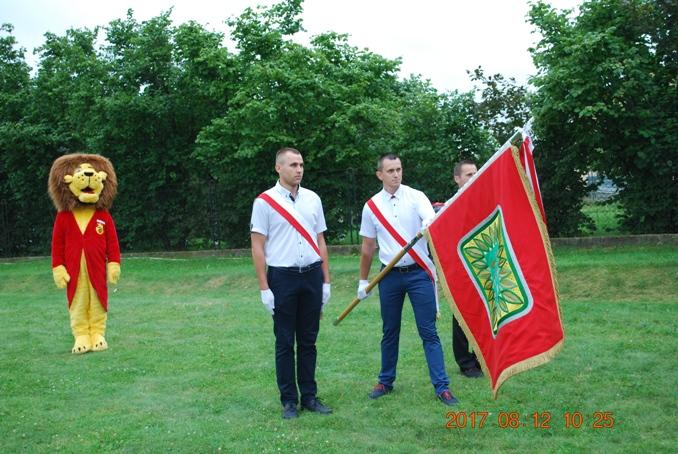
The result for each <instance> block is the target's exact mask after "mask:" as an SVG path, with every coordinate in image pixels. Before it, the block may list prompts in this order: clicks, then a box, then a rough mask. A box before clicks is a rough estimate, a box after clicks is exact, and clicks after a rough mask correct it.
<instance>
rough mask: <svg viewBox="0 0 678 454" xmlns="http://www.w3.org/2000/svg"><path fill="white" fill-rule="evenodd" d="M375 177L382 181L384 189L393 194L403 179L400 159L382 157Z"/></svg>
mask: <svg viewBox="0 0 678 454" xmlns="http://www.w3.org/2000/svg"><path fill="white" fill-rule="evenodd" d="M377 178H379V179H380V180H381V182H382V183H384V189H386V190H387V191H388V192H390V193H391V194H393V193H394V192H396V191H397V190H398V188H399V187H400V182H401V181H402V180H403V167H402V165H401V164H400V159H397V158H396V159H388V158H387V159H384V160H383V161H381V170H377Z"/></svg>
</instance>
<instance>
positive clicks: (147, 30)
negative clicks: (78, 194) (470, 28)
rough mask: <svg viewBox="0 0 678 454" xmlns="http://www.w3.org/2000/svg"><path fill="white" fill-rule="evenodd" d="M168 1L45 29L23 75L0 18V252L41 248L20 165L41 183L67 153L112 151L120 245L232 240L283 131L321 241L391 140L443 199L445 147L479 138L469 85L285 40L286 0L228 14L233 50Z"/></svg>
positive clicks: (338, 225)
mask: <svg viewBox="0 0 678 454" xmlns="http://www.w3.org/2000/svg"><path fill="white" fill-rule="evenodd" d="M170 16H171V10H169V11H166V12H163V13H161V14H160V15H159V16H157V17H154V18H152V19H150V20H148V21H144V22H138V21H137V20H136V19H135V18H134V13H133V11H131V10H130V11H128V13H127V16H126V17H125V18H122V19H118V20H114V21H112V22H111V23H109V24H108V25H107V26H105V27H97V28H95V29H93V30H88V29H77V30H76V29H72V30H68V31H67V32H66V34H65V35H64V36H57V35H54V34H46V36H45V38H46V39H45V43H44V44H43V45H42V46H41V47H40V49H39V52H40V63H39V68H38V71H37V75H36V76H35V77H33V78H31V77H30V75H29V72H28V71H29V70H28V68H27V67H26V66H25V63H23V56H22V54H20V52H19V51H18V50H17V49H16V48H15V47H16V43H15V42H14V41H13V38H12V37H11V28H9V27H8V28H6V29H3V31H5V32H6V33H8V34H9V36H7V37H6V38H5V39H4V40H3V41H2V43H1V44H3V47H2V48H1V49H0V50H1V51H2V56H3V58H4V59H5V60H4V61H7V62H11V63H12V64H13V65H14V66H12V67H11V68H10V67H9V66H5V67H3V68H2V71H3V74H5V73H6V74H7V75H6V76H5V78H6V79H7V80H9V79H10V76H12V77H14V78H13V79H12V80H14V85H12V84H6V85H5V86H3V87H2V93H1V94H0V95H1V96H7V97H11V96H20V98H19V99H20V102H16V103H15V107H14V109H19V110H17V113H16V114H15V115H13V116H12V115H7V116H6V117H4V118H5V119H6V120H5V122H4V123H3V125H2V127H3V128H4V130H6V131H7V132H8V133H7V134H3V137H2V138H1V139H0V141H1V142H0V143H1V144H2V150H3V153H2V156H3V169H12V170H13V172H12V175H11V181H10V180H9V178H8V180H7V182H6V184H3V186H2V190H3V191H6V192H5V193H3V194H7V196H8V200H10V202H9V203H12V205H11V207H7V209H3V213H13V212H14V211H15V210H16V213H17V215H16V217H12V218H11V219H9V221H8V222H6V223H5V224H4V225H7V226H10V227H11V230H12V231H13V232H14V231H15V230H16V229H17V228H19V229H21V232H23V233H22V234H21V238H19V237H16V236H15V237H13V238H11V239H10V238H5V239H4V240H3V241H2V243H0V254H3V255H8V254H19V253H29V252H30V253H45V252H46V251H47V250H48V245H49V233H50V228H51V221H52V218H53V215H54V213H53V208H52V207H50V205H49V201H48V199H47V197H41V198H40V197H39V198H38V199H39V200H37V201H36V202H34V203H33V204H32V205H31V207H30V209H28V208H27V206H26V205H25V203H22V202H23V201H24V200H28V199H31V200H36V196H35V187H36V185H33V186H27V185H21V184H19V182H20V181H22V180H23V179H25V178H26V176H27V174H28V173H30V172H32V174H33V175H35V176H36V177H34V178H33V179H34V180H35V181H37V182H40V183H39V184H37V186H40V185H42V182H46V180H47V172H48V170H49V168H50V165H51V163H52V161H53V160H54V159H55V158H56V157H58V156H59V155H61V154H64V153H68V152H75V151H85V152H96V153H101V154H103V155H105V156H107V157H109V158H110V159H111V160H112V162H113V164H114V165H115V166H116V170H117V173H118V179H119V193H118V198H117V200H116V203H115V207H114V211H115V213H114V214H115V217H116V222H117V224H118V231H119V234H120V237H121V242H122V246H123V248H124V249H125V250H143V249H184V248H194V247H237V246H244V245H246V244H247V242H248V238H249V231H248V228H247V226H248V225H249V216H250V211H251V204H252V200H253V199H254V197H255V196H256V195H257V194H258V193H259V192H261V191H263V190H264V189H266V188H268V187H270V186H271V185H273V184H274V183H275V178H276V175H275V173H274V171H273V167H274V155H275V151H276V150H277V149H278V148H280V147H282V146H294V147H296V148H298V149H299V150H301V151H302V153H303V154H304V158H305V161H306V168H307V173H306V177H305V178H304V183H303V184H304V185H306V186H308V187H310V188H312V189H314V190H315V191H317V192H318V193H319V194H320V195H321V197H322V199H323V203H324V205H325V211H326V216H327V218H328V225H329V226H330V231H328V238H329V239H330V241H333V240H336V239H338V238H341V237H342V236H343V235H345V234H346V233H347V232H349V231H351V229H355V228H356V224H357V222H358V221H359V216H360V211H361V209H362V204H363V203H364V201H365V199H366V198H367V197H368V196H369V195H370V194H372V193H373V192H375V191H377V190H378V189H379V185H378V180H377V179H376V177H375V175H374V171H375V165H376V160H377V157H378V156H379V155H380V154H382V153H385V152H390V151H396V152H399V153H401V154H402V155H403V160H404V161H405V163H406V182H407V183H409V184H412V185H414V186H418V187H419V188H421V189H423V190H425V191H427V192H430V193H431V195H432V197H433V198H439V199H441V200H444V199H446V198H447V197H449V195H450V194H451V192H452V190H453V189H452V188H453V184H452V175H451V166H452V164H453V162H454V161H455V160H456V159H458V158H459V157H461V156H462V155H463V156H473V157H476V158H481V157H482V156H486V155H488V154H489V153H490V152H491V151H492V148H493V145H494V143H493V142H492V141H491V138H490V136H489V134H488V133H486V132H485V131H484V130H483V128H482V127H481V125H480V124H479V123H478V122H477V121H476V120H475V119H474V117H473V112H474V103H473V100H472V97H471V95H470V94H458V93H456V92H453V93H448V94H439V93H437V92H436V91H435V90H434V89H433V88H432V87H430V86H429V85H428V84H427V83H424V82H422V81H420V80H419V79H417V78H412V79H410V80H406V81H402V80H399V79H398V76H397V74H398V70H399V67H400V62H399V60H389V59H386V58H384V57H382V56H380V55H377V54H375V53H373V52H370V51H369V50H367V49H358V48H356V47H353V46H351V45H350V44H349V43H348V38H347V36H346V35H341V34H338V33H334V32H327V33H322V34H320V35H318V36H315V37H313V39H312V41H311V43H310V44H309V45H307V46H304V45H301V44H298V43H295V42H294V41H293V39H292V38H293V37H294V35H295V34H296V33H298V32H299V31H301V30H302V23H301V1H300V0H287V1H283V2H281V3H279V4H276V5H273V6H271V7H268V8H266V7H258V8H255V9H253V8H247V9H245V11H244V12H243V13H242V14H241V15H239V16H238V17H234V18H231V19H230V20H229V21H228V23H229V25H230V27H231V30H232V34H231V37H232V38H233V39H234V41H235V44H236V51H237V52H235V53H230V52H229V51H228V50H227V48H225V47H223V46H222V41H223V38H224V37H223V36H222V35H220V34H218V33H213V32H208V31H206V30H205V29H204V28H203V27H202V26H200V25H199V24H196V23H194V22H189V23H186V24H181V25H179V26H174V25H173V24H172V21H171V19H170ZM102 37H103V41H104V44H103V45H97V43H98V42H101V41H102ZM22 64H23V66H22ZM10 69H11V70H10ZM3 99H4V98H3ZM7 99H9V98H7ZM11 105H12V104H11V103H9V102H6V103H4V104H3V108H6V109H8V110H9V109H10V107H11ZM4 181H5V180H4V179H3V182H4ZM10 208H11V209H10Z"/></svg>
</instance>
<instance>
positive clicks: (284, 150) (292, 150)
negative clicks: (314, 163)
mask: <svg viewBox="0 0 678 454" xmlns="http://www.w3.org/2000/svg"><path fill="white" fill-rule="evenodd" d="M285 153H293V154H298V155H301V152H300V151H299V150H297V149H296V148H292V147H282V148H281V149H280V150H278V152H277V153H276V154H275V162H276V164H277V163H278V162H280V160H281V159H282V158H281V157H280V156H282V155H284V154H285Z"/></svg>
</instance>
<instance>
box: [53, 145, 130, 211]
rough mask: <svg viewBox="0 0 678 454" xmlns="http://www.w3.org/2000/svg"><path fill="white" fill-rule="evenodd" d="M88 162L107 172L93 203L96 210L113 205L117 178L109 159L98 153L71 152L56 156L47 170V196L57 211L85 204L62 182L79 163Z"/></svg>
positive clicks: (73, 171)
mask: <svg viewBox="0 0 678 454" xmlns="http://www.w3.org/2000/svg"><path fill="white" fill-rule="evenodd" d="M84 163H87V164H90V165H91V166H92V167H94V169H96V170H97V171H102V170H103V171H104V172H106V174H107V177H106V180H105V181H104V189H103V190H102V191H101V194H100V195H99V200H98V201H97V202H96V203H95V204H94V206H95V208H96V209H97V210H109V209H110V208H111V207H112V206H113V199H115V195H116V194H117V192H118V179H117V177H116V176H115V170H113V164H111V161H109V160H108V159H106V158H104V157H103V156H101V155H98V154H88V153H72V154H67V155H63V156H61V157H59V158H57V159H56V160H55V161H54V163H53V164H52V168H51V169H50V171H49V180H48V185H47V187H48V190H49V196H50V198H51V199H52V202H54V206H55V207H56V209H57V210H58V211H72V210H73V209H75V208H77V207H79V206H84V205H87V204H85V203H82V202H81V201H80V200H78V198H77V197H75V196H74V195H73V193H72V192H71V190H70V189H69V188H68V184H66V183H65V182H64V177H65V176H66V175H73V174H74V173H75V169H76V168H77V167H78V166H79V165H80V164H84Z"/></svg>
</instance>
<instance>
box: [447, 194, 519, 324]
mask: <svg viewBox="0 0 678 454" xmlns="http://www.w3.org/2000/svg"><path fill="white" fill-rule="evenodd" d="M458 251H459V256H460V257H461V260H462V263H463V264H464V267H465V268H466V271H467V272H468V274H469V276H470V277H471V280H472V281H473V283H474V284H475V287H476V290H477V291H478V294H479V295H480V298H481V299H482V301H483V303H484V304H485V309H486V310H487V315H488V321H489V322H490V327H491V329H492V334H493V336H495V337H496V335H497V332H498V331H499V329H500V328H501V327H502V326H503V325H504V324H506V323H509V322H511V321H512V320H515V319H517V318H520V317H522V316H524V315H526V314H527V313H528V312H529V311H530V308H531V307H532V296H531V295H530V289H529V287H528V286H527V284H526V283H525V280H524V278H523V273H522V271H521V270H520V263H519V262H518V260H516V257H515V253H514V251H513V248H512V247H511V242H510V239H509V237H508V233H507V232H506V226H505V225H504V219H503V216H502V210H501V207H500V206H497V208H496V209H495V210H494V211H493V212H492V214H490V216H488V218H487V219H484V220H483V221H482V222H481V223H480V224H479V225H478V226H477V227H475V228H474V229H472V230H471V231H470V232H469V233H468V235H466V236H465V237H464V238H462V240H461V241H460V243H459V247H458Z"/></svg>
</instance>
